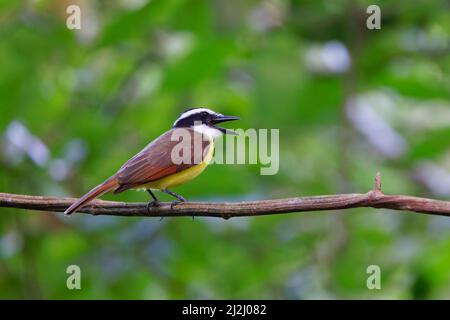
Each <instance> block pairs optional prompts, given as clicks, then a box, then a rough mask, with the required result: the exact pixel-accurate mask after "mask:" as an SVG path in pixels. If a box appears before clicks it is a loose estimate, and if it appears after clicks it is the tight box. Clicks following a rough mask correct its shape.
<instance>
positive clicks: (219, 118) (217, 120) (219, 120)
mask: <svg viewBox="0 0 450 320" xmlns="http://www.w3.org/2000/svg"><path fill="white" fill-rule="evenodd" d="M239 119H240V118H239V117H234V116H222V115H220V116H217V117H215V118H214V119H213V120H211V125H212V126H213V127H214V128H216V129H218V130H220V131H222V132H223V133H225V134H232V135H237V133H236V132H234V131H232V130H228V129H225V128H221V127H218V126H215V124H217V123H222V122H226V121H233V120H239Z"/></svg>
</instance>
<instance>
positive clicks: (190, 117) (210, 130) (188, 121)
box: [173, 108, 239, 138]
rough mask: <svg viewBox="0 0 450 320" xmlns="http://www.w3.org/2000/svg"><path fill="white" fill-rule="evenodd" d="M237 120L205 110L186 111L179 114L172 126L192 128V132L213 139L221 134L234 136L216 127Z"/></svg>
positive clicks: (236, 118) (230, 132) (193, 109)
mask: <svg viewBox="0 0 450 320" xmlns="http://www.w3.org/2000/svg"><path fill="white" fill-rule="evenodd" d="M232 120H239V118H238V117H233V116H224V115H223V114H220V113H217V112H214V111H212V110H211V109H207V108H192V109H187V110H185V111H184V112H183V113H181V114H180V116H179V117H178V119H177V120H176V121H175V123H174V124H173V127H174V128H188V127H191V128H194V130H196V131H199V132H201V133H205V134H208V135H210V136H211V137H213V138H215V137H217V136H219V135H221V134H222V133H228V134H235V133H234V132H233V131H230V130H227V129H225V128H221V127H218V126H216V124H218V123H222V122H226V121H232Z"/></svg>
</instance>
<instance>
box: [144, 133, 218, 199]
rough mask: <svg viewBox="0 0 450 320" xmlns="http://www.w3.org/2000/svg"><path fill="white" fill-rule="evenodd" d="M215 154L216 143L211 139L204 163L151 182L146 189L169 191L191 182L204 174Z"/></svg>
mask: <svg viewBox="0 0 450 320" xmlns="http://www.w3.org/2000/svg"><path fill="white" fill-rule="evenodd" d="M213 153H214V142H213V141H212V139H211V141H210V144H209V150H208V154H207V155H206V156H205V158H204V159H203V161H202V162H200V163H199V164H197V165H195V166H192V167H190V168H188V169H186V170H183V171H180V172H177V173H174V174H172V175H169V176H167V177H164V178H162V179H159V180H155V181H152V182H149V183H147V184H146V185H145V186H144V188H146V189H159V190H162V189H169V188H172V187H176V186H179V185H181V184H184V183H186V182H189V181H191V180H192V179H194V178H196V177H197V176H198V175H199V174H200V173H202V172H203V170H205V168H206V167H207V166H208V164H209V163H210V162H211V159H212V156H213ZM140 188H142V187H140Z"/></svg>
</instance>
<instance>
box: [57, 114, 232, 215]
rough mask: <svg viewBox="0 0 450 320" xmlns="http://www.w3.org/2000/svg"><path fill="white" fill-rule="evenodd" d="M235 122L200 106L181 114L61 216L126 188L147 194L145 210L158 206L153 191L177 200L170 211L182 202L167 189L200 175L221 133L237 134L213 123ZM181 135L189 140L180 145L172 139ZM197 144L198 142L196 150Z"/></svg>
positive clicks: (228, 117) (178, 141) (183, 200)
mask: <svg viewBox="0 0 450 320" xmlns="http://www.w3.org/2000/svg"><path fill="white" fill-rule="evenodd" d="M239 119H240V118H239V117H235V116H225V115H223V114H220V113H217V112H215V111H213V110H211V109H208V108H203V107H201V108H190V109H187V110H185V111H183V112H182V113H181V114H180V115H179V116H178V118H177V119H176V120H175V122H174V124H173V126H172V128H171V129H170V130H168V131H166V132H165V133H163V134H162V135H160V136H159V137H158V138H156V139H155V140H153V141H152V142H150V143H149V144H148V145H147V146H146V147H145V148H144V149H142V150H141V151H140V152H139V153H137V154H136V155H135V156H134V157H132V158H131V159H130V160H128V161H127V162H126V163H125V164H123V165H122V167H120V169H119V170H118V171H117V172H116V173H115V174H113V175H112V176H111V177H110V178H108V179H106V180H105V181H104V182H103V183H101V184H100V185H98V186H96V187H95V188H93V189H91V190H90V191H89V192H88V193H86V194H85V195H84V196H82V197H81V198H79V199H78V200H77V201H75V202H74V203H73V204H72V205H71V206H70V207H69V208H67V210H65V211H64V214H66V215H70V214H72V213H74V212H76V211H77V210H80V209H81V208H83V207H84V206H86V205H87V204H88V203H89V202H91V201H92V200H94V199H96V198H98V197H100V196H101V195H103V194H105V193H107V192H110V191H112V192H113V193H114V194H118V193H121V192H123V191H125V190H129V189H144V190H146V191H147V192H148V193H149V195H150V196H151V198H152V200H151V201H150V202H148V204H147V209H148V210H149V208H150V207H152V206H158V205H159V200H158V198H157V197H156V196H155V194H154V192H153V191H154V190H159V191H162V192H164V193H166V194H169V195H171V196H173V197H175V198H177V200H175V201H172V203H171V208H172V209H173V206H174V205H177V204H179V203H181V202H186V201H187V200H186V199H185V198H184V197H182V196H181V195H179V194H176V193H175V192H172V191H171V190H169V189H171V188H173V187H177V186H179V185H181V184H184V183H186V182H189V181H191V180H193V179H194V178H196V177H197V176H198V175H199V174H200V173H202V172H203V170H205V168H206V167H207V166H208V164H209V163H210V161H211V160H212V156H213V153H214V140H215V139H216V138H217V137H219V136H221V135H222V134H231V135H235V134H237V133H236V132H235V131H232V130H229V129H225V128H222V127H219V126H217V124H219V123H222V122H226V121H233V120H239ZM182 134H184V135H185V136H186V135H187V136H188V137H190V138H191V139H184V140H185V141H183V143H182V144H181V143H180V140H179V139H178V140H177V139H174V137H175V138H176V136H182ZM197 141H200V144H199V146H198V147H197V146H196V142H197ZM180 144H181V147H180ZM175 148H178V149H181V152H178V153H179V155H180V156H181V157H183V156H186V157H184V158H183V159H185V160H186V159H187V158H189V159H188V160H190V161H181V162H180V161H179V159H175V158H176V157H174V154H175V155H176V154H177V152H174V151H179V150H178V149H177V150H175ZM185 151H187V152H185ZM189 153H190V155H189ZM174 159H175V160H176V161H174Z"/></svg>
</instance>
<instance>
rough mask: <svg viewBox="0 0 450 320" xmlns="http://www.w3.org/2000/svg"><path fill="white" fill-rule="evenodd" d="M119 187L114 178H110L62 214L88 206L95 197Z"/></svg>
mask: <svg viewBox="0 0 450 320" xmlns="http://www.w3.org/2000/svg"><path fill="white" fill-rule="evenodd" d="M118 186H119V183H118V181H117V179H116V178H115V177H111V178H109V179H108V180H106V181H105V182H103V183H102V184H100V185H98V186H96V187H95V188H94V189H92V190H91V191H89V192H88V193H86V194H85V195H84V196H82V197H81V198H80V199H78V200H77V201H75V202H74V203H73V204H72V205H71V206H70V207H69V208H67V210H66V211H64V214H66V215H69V214H71V213H73V212H75V211H77V210H78V209H81V207H83V206H85V205H86V204H88V203H89V202H90V201H92V200H94V199H95V198H97V197H100V196H101V195H102V194H105V193H107V192H108V191H111V190H113V189H115V188H117V187H118Z"/></svg>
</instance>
